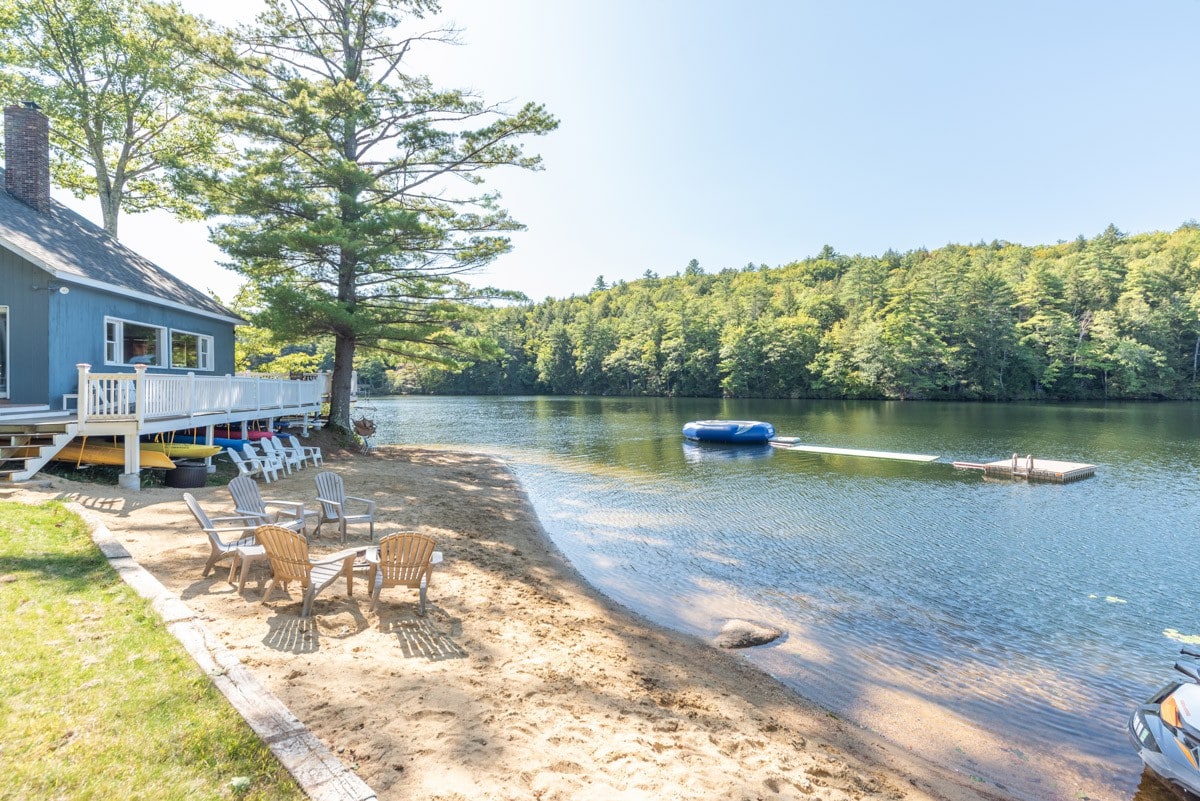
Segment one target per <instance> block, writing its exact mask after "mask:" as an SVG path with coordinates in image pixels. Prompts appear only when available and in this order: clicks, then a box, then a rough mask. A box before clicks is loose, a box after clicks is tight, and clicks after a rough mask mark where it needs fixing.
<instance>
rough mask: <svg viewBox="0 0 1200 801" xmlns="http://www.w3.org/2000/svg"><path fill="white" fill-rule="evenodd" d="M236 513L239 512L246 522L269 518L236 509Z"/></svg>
mask: <svg viewBox="0 0 1200 801" xmlns="http://www.w3.org/2000/svg"><path fill="white" fill-rule="evenodd" d="M238 511H239V512H241V513H242V517H243V518H245V519H247V520H266V519H267V518H268V517H270V515H264V514H259V513H258V512H251V511H249V510H246V509H238ZM217 519H218V520H221V519H223V518H217Z"/></svg>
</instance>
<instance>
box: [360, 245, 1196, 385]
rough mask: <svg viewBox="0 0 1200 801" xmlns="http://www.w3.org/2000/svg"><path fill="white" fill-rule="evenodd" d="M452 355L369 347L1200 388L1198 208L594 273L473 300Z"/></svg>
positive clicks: (412, 378) (739, 369)
mask: <svg viewBox="0 0 1200 801" xmlns="http://www.w3.org/2000/svg"><path fill="white" fill-rule="evenodd" d="M462 325H463V326H465V330H463V331H462V332H461V333H463V334H464V335H466V337H468V338H471V339H474V340H475V341H478V342H480V343H482V345H481V347H480V350H479V353H478V354H477V355H475V356H473V357H471V358H468V359H465V360H461V361H460V362H459V363H458V364H457V365H456V366H455V367H453V368H447V367H445V366H442V365H436V364H424V365H422V364H416V365H411V364H410V365H405V366H403V367H400V368H397V369H391V370H388V369H386V367H385V366H384V365H383V364H381V363H375V364H374V365H371V364H363V365H361V368H360V376H361V377H362V378H363V379H365V380H366V382H367V383H368V384H370V383H372V382H374V383H375V385H376V387H377V389H378V391H384V392H404V393H439V394H451V393H455V394H533V393H550V394H566V395H569V394H588V395H658V396H696V397H717V396H725V397H752V398H880V399H906V400H916V399H926V400H989V401H1012V400H1064V401H1067V400H1094V399H1138V400H1155V399H1190V398H1195V397H1197V396H1198V390H1200V383H1198V381H1197V367H1198V359H1200V224H1196V223H1194V222H1189V223H1186V224H1184V225H1183V226H1181V227H1180V228H1179V229H1178V230H1176V231H1174V232H1173V233H1164V232H1155V233H1148V234H1138V235H1126V234H1123V233H1122V232H1121V231H1119V230H1118V229H1117V228H1116V227H1114V226H1111V225H1110V226H1109V227H1108V228H1107V229H1106V230H1104V231H1103V232H1102V233H1100V234H1099V235H1097V236H1095V237H1094V238H1092V239H1086V238H1084V237H1082V236H1081V237H1079V238H1078V239H1076V240H1074V241H1071V242H1062V243H1059V244H1057V245H1052V246H1044V247H1027V246H1022V245H1015V244H1010V243H1007V242H1000V241H994V242H992V243H990V244H983V243H980V244H977V245H970V246H963V245H947V246H946V247H942V248H939V249H937V250H925V249H918V250H912V251H909V252H906V253H896V252H892V251H888V252H886V253H884V254H883V255H881V256H877V257H876V256H859V255H856V256H845V255H841V254H838V253H836V252H834V250H833V249H832V248H830V247H828V246H826V247H825V248H824V249H823V250H822V252H821V253H819V254H818V255H817V256H815V257H813V258H808V259H804V260H801V261H797V262H793V263H791V264H787V265H784V266H781V267H773V268H767V267H762V266H756V265H754V264H749V265H747V266H746V267H744V268H741V269H723V270H721V271H719V272H716V273H711V274H710V273H706V272H705V271H704V269H703V268H702V267H701V265H700V264H699V263H698V262H697V261H696V260H692V261H691V262H690V263H689V264H688V265H687V266H686V267H685V268H684V269H682V270H681V271H680V272H678V273H676V274H675V275H671V276H667V277H660V276H658V275H656V274H655V273H653V272H651V271H647V272H646V274H645V276H644V277H643V278H641V279H639V280H636V281H629V282H625V281H618V282H616V283H613V284H611V285H609V284H607V283H606V282H605V281H604V279H603V277H601V278H598V279H597V280H596V283H595V286H594V287H593V289H592V290H591V291H590V292H589V293H587V294H586V295H582V296H573V297H570V298H566V299H561V300H556V299H547V300H545V301H542V302H539V303H527V304H517V305H508V306H505V307H496V308H489V309H486V310H482V312H481V313H480V314H479V315H477V317H476V318H475V319H473V320H471V321H469V322H466V323H463V324H462Z"/></svg>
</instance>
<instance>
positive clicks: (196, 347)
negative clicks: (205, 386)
mask: <svg viewBox="0 0 1200 801" xmlns="http://www.w3.org/2000/svg"><path fill="white" fill-rule="evenodd" d="M212 343H213V338H212V337H208V336H203V335H201V334H191V333H188V332H187V331H174V330H173V331H171V366H172V367H175V368H179V369H188V370H211V369H213V365H212V351H213V347H212Z"/></svg>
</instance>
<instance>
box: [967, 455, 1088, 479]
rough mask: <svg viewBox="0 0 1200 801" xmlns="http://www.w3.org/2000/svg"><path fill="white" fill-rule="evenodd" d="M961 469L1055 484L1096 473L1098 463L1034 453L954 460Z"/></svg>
mask: <svg viewBox="0 0 1200 801" xmlns="http://www.w3.org/2000/svg"><path fill="white" fill-rule="evenodd" d="M954 466H955V467H957V468H959V469H960V470H982V471H983V474H984V475H985V476H987V477H989V478H1012V479H1025V480H1026V481H1048V482H1051V483H1054V484H1069V483H1070V482H1072V481H1079V480H1080V479H1084V478H1091V477H1092V476H1094V475H1096V465H1094V464H1081V463H1079V462H1060V461H1058V460H1057V459H1034V458H1033V456H1032V455H1030V456H1025V457H1023V458H1022V457H1018V456H1017V455H1016V454H1015V453H1014V454H1013V456H1012V458H1011V459H1004V460H1002V461H998V462H985V463H979V462H954Z"/></svg>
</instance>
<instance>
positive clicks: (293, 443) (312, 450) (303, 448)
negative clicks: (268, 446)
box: [280, 434, 325, 467]
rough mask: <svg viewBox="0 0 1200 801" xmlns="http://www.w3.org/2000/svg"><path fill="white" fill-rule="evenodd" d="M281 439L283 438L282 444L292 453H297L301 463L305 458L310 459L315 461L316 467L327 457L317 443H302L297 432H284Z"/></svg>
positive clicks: (314, 465)
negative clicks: (322, 453)
mask: <svg viewBox="0 0 1200 801" xmlns="http://www.w3.org/2000/svg"><path fill="white" fill-rule="evenodd" d="M280 439H281V440H282V442H281V443H280V444H281V445H283V447H284V448H286V449H288V450H290V451H291V452H292V453H294V454H296V456H298V457H300V463H301V464H303V463H304V461H305V460H309V461H311V462H312V463H313V467H316V466H317V465H319V464H321V463H322V462H324V461H325V457H323V456H322V455H321V449H320V448H318V447H317V446H316V445H302V444H300V440H299V439H297V438H296V435H295V434H284V435H283V436H282V437H280Z"/></svg>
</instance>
